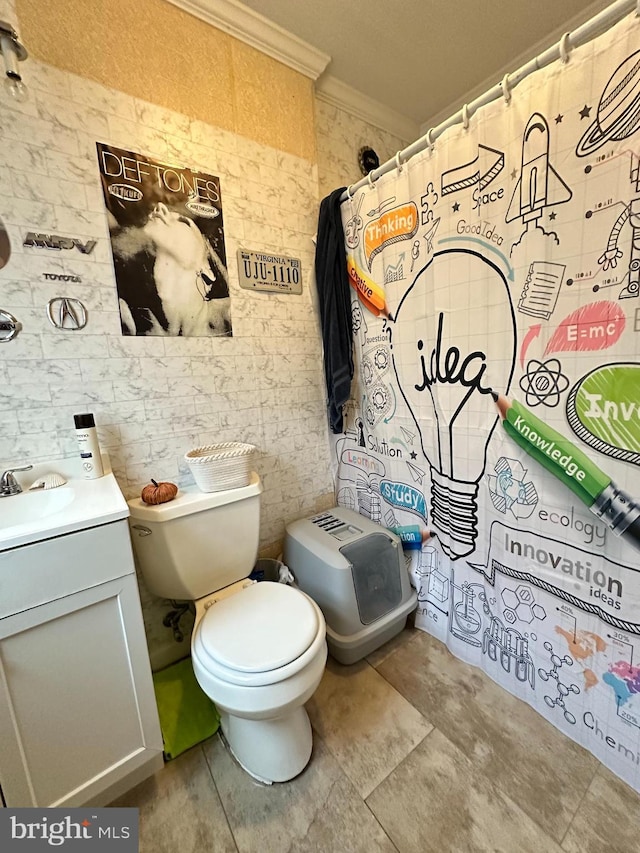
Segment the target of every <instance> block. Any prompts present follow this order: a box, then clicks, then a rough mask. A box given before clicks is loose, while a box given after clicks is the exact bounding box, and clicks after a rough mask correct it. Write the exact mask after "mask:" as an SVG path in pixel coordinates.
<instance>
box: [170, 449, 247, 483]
mask: <svg viewBox="0 0 640 853" xmlns="http://www.w3.org/2000/svg"><path fill="white" fill-rule="evenodd" d="M255 449H256V448H255V447H254V446H253V444H241V443H239V442H236V441H227V442H225V443H224V444H207V445H206V446H205V447H195V448H194V449H193V450H190V451H189V452H188V453H185V456H184V458H185V460H186V461H187V464H188V465H189V467H190V468H191V473H192V474H193V478H194V480H195V481H196V485H197V486H198V488H199V489H200V490H201V491H203V492H220V491H222V490H223V489H238V488H241V487H242V486H246V485H248V483H249V481H250V479H251V460H252V457H253V452H254V450H255Z"/></svg>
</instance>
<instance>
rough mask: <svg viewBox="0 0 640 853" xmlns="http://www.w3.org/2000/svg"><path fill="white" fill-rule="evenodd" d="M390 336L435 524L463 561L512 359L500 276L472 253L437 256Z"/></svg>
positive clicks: (510, 315) (473, 534) (470, 546)
mask: <svg viewBox="0 0 640 853" xmlns="http://www.w3.org/2000/svg"><path fill="white" fill-rule="evenodd" d="M390 337H391V350H392V357H393V367H394V370H395V374H396V378H397V380H398V386H399V388H400V391H401V393H402V395H403V397H404V399H405V401H406V404H407V406H408V408H409V411H410V412H411V415H412V417H413V419H414V421H415V423H416V426H417V428H418V432H419V434H420V441H421V445H422V451H423V453H424V455H425V457H426V458H427V461H428V462H429V465H430V469H431V470H430V475H431V527H432V529H433V531H434V533H435V534H436V535H437V536H438V539H439V541H440V543H441V545H442V549H443V551H444V552H445V553H446V554H447V555H448V556H449V557H450V558H451V559H452V560H457V559H459V558H461V557H465V556H467V555H468V554H471V553H472V552H473V551H474V550H475V541H476V538H477V536H478V518H477V495H478V484H479V482H480V479H481V478H482V475H483V474H484V470H485V466H486V453H487V444H488V442H489V439H490V438H491V435H492V433H493V430H494V429H495V426H496V422H497V419H496V412H495V404H494V403H493V398H492V396H491V389H492V388H508V387H509V386H510V383H511V378H512V375H513V370H514V365H515V356H516V326H515V314H514V310H513V305H512V302H511V296H510V294H509V288H508V284H507V280H506V278H505V276H504V274H503V273H502V271H501V270H500V269H499V267H497V266H496V265H495V264H494V263H493V262H492V261H490V260H488V259H487V258H485V257H483V256H482V255H480V254H479V253H477V252H474V251H471V250H467V249H451V250H445V251H442V252H436V253H435V254H434V255H433V257H432V258H431V260H430V261H429V262H428V263H427V265H426V266H425V267H424V269H423V270H421V272H420V273H419V274H418V275H417V277H416V279H415V281H414V283H413V284H412V285H411V287H410V288H409V289H408V290H407V292H406V293H405V295H404V296H403V298H402V300H401V302H400V304H399V306H398V310H397V312H396V315H395V320H394V322H393V324H392V328H391V329H390ZM463 342H464V343H463ZM462 347H464V348H462Z"/></svg>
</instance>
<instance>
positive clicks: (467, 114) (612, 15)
mask: <svg viewBox="0 0 640 853" xmlns="http://www.w3.org/2000/svg"><path fill="white" fill-rule="evenodd" d="M634 8H635V10H636V15H638V16H640V0H616V2H615V3H612V4H611V6H608V7H607V8H606V9H604V10H603V11H602V12H599V13H598V14H597V15H594V16H593V18H590V19H589V20H588V21H586V22H585V23H584V24H582V25H581V26H579V27H578V28H577V29H576V30H574V31H573V32H572V33H565V35H563V36H562V38H561V39H560V41H559V42H558V43H557V44H554V45H552V46H551V47H550V48H548V49H547V50H545V51H544V52H543V53H541V54H539V55H538V56H536V57H534V58H533V59H531V60H530V61H529V62H527V63H525V64H524V65H523V66H521V67H520V68H519V69H518V70H517V71H515V72H514V73H513V74H506V75H505V77H504V79H503V80H502V82H501V83H497V84H496V85H495V86H493V87H492V88H491V89H489V90H488V91H487V92H485V93H484V95H480V97H478V98H476V99H475V101H471V103H470V104H465V105H464V106H463V107H462V109H461V110H459V111H458V112H456V113H454V114H453V115H452V116H451V117H450V118H448V119H446V121H443V122H442V124H439V125H438V126H437V127H432V128H430V130H428V131H427V133H426V134H425V135H424V136H421V137H420V138H419V139H417V140H416V141H415V142H412V143H411V145H409V146H408V147H407V148H404V149H403V150H402V151H398V153H397V154H396V155H395V157H392V158H391V159H390V160H387V161H386V163H383V164H382V165H381V166H378V168H377V169H374V170H373V171H371V172H369V174H368V175H367V176H366V177H364V178H362V179H361V180H359V181H358V182H357V183H356V184H352V185H351V186H350V187H349V188H348V189H347V190H345V192H343V193H342V195H341V196H340V202H341V203H342V202H343V201H346V200H347V199H348V198H349V195H351V196H353V194H354V193H355V192H356V191H357V190H359V189H361V188H362V187H366V186H372V185H373V182H374V181H377V180H378V178H379V177H381V175H384V174H386V173H387V172H390V171H391V170H392V169H396V168H397V167H398V165H400V164H401V163H405V162H406V161H407V160H409V158H411V157H413V156H414V155H415V154H418V153H419V152H420V151H424V149H425V148H430V147H431V146H432V145H433V143H434V142H435V140H436V139H437V138H438V137H439V136H441V135H442V134H443V133H444V132H445V130H448V129H449V128H450V127H453V125H454V124H460V123H462V124H465V125H466V124H467V123H468V121H469V119H470V118H471V116H472V115H473V114H474V113H475V112H477V111H478V110H479V109H480V107H484V106H486V104H490V103H491V102H492V101H495V100H497V99H498V98H501V97H507V96H508V94H509V92H510V91H511V90H512V89H514V88H515V87H516V86H517V85H518V83H521V82H522V81H523V80H524V79H525V77H528V76H529V74H533V72H534V71H538V70H539V69H540V68H544V67H545V66H546V65H551V63H552V62H555V61H556V59H563V60H564V61H566V60H567V58H568V56H569V51H570V50H571V49H572V48H574V47H580V46H581V45H583V44H587V42H589V41H591V40H592V39H594V38H596V36H599V35H601V33H604V32H606V30H608V29H610V28H611V27H612V26H614V24H617V23H618V21H621V20H622V19H623V18H624V17H625V16H626V15H627V14H628V13H629V12H631V11H632V10H633V9H634Z"/></svg>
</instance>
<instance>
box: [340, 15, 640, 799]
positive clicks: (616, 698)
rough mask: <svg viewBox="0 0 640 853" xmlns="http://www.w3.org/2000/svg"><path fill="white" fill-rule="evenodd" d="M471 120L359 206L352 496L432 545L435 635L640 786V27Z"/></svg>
mask: <svg viewBox="0 0 640 853" xmlns="http://www.w3.org/2000/svg"><path fill="white" fill-rule="evenodd" d="M465 119H466V121H465V123H466V126H465V124H459V125H456V126H455V127H453V128H451V129H449V130H448V131H446V132H445V133H444V134H443V135H442V136H441V137H439V138H438V139H437V140H436V141H435V143H433V144H432V145H426V147H425V150H424V151H423V152H422V153H420V154H418V155H417V156H415V157H413V158H411V159H410V160H409V161H408V162H406V163H402V162H400V161H399V160H398V161H397V164H396V168H394V169H393V170H392V171H391V172H389V173H387V174H385V175H383V176H381V177H380V178H379V180H376V181H375V182H371V181H370V182H369V186H365V187H364V188H363V189H361V190H359V191H358V192H356V193H355V194H354V195H353V196H351V197H350V198H349V199H348V200H347V201H345V202H343V204H342V218H343V226H344V232H345V242H346V252H347V263H348V270H349V277H350V284H351V285H352V289H353V293H352V317H353V328H354V352H355V355H354V361H355V364H356V373H355V376H354V380H353V383H352V391H351V399H350V400H349V402H348V403H347V405H346V406H345V427H344V433H343V434H342V435H340V436H339V437H336V438H335V440H334V449H335V465H336V478H337V500H338V503H339V504H340V505H342V506H346V507H350V508H353V509H356V510H358V511H359V512H360V513H361V514H362V515H365V516H368V517H369V518H371V519H373V520H375V521H377V522H379V523H380V524H381V525H384V526H385V527H388V528H398V527H400V528H401V527H406V526H415V525H417V526H418V527H419V528H420V529H421V530H423V531H427V530H428V531H430V532H431V536H430V538H428V539H427V540H426V541H425V542H424V544H423V545H422V548H421V550H406V551H405V559H406V561H407V566H408V569H409V572H410V575H411V578H412V583H413V585H414V586H415V589H416V591H417V594H418V610H417V616H416V625H417V626H418V627H419V628H421V629H423V630H425V631H428V632H429V633H431V634H433V635H434V636H435V637H437V638H438V639H439V640H441V641H442V642H444V643H446V644H447V646H448V647H449V649H450V650H451V651H452V652H453V653H454V654H455V655H457V656H458V657H459V658H462V659H463V660H465V661H467V662H469V663H471V664H474V665H475V666H478V667H480V668H482V670H484V672H486V673H487V675H489V676H490V677H491V678H492V679H494V680H495V681H496V682H498V683H499V684H500V685H501V686H502V687H503V688H504V689H505V690H508V691H509V692H510V693H513V694H515V695H516V696H518V697H520V698H521V699H523V700H524V701H525V702H528V703H529V704H530V705H531V706H533V707H534V708H535V709H536V710H537V711H538V712H539V713H540V714H542V715H543V716H544V717H545V718H546V719H547V720H549V722H551V723H553V724H554V725H555V726H557V727H558V728H560V729H561V730H562V731H563V732H565V734H567V735H568V736H569V737H571V738H573V739H574V740H576V741H578V742H579V743H581V744H582V745H583V746H585V747H586V748H587V749H589V750H590V751H591V752H592V753H594V754H595V755H596V756H597V757H598V758H599V759H600V760H601V761H602V762H603V763H604V764H606V765H607V766H608V767H610V768H611V769H612V770H613V771H614V772H615V773H617V774H618V775H619V776H620V777H622V778H623V779H625V780H626V781H627V782H628V783H629V784H631V785H632V786H633V787H634V788H636V790H640V769H639V768H640V550H639V548H640V517H639V516H640V505H639V504H638V502H640V477H639V476H638V465H639V464H640V358H639V355H640V298H639V293H640V291H639V283H640V21H638V19H637V18H636V17H635V16H634V15H630V16H629V17H628V18H626V19H624V20H623V21H622V22H620V23H619V24H618V25H617V26H615V27H614V28H613V29H611V30H609V31H608V32H607V33H606V34H604V35H602V36H600V37H599V38H598V39H597V40H595V41H593V42H590V43H589V44H587V45H586V46H583V47H581V48H577V49H575V50H573V51H572V52H571V53H570V55H569V57H568V59H567V61H565V62H562V61H557V62H556V63H554V64H553V65H551V66H549V67H548V68H547V69H545V70H541V71H537V72H536V73H534V74H533V75H531V76H529V77H528V78H527V79H525V80H524V81H523V82H522V83H521V84H520V85H519V86H518V87H517V89H515V90H514V91H513V92H510V91H509V90H508V88H507V87H506V86H505V87H504V98H500V99H499V100H497V101H494V102H493V103H491V104H490V105H488V106H486V107H484V108H482V109H481V110H479V111H478V113H477V114H475V115H473V116H472V117H471V118H469V117H468V116H467V115H465ZM625 493H626V494H625ZM634 502H635V503H634ZM597 512H600V513H601V515H598V514H596V513H597ZM608 522H610V523H611V524H612V525H613V526H614V527H615V528H616V530H615V531H613V530H612V529H610V525H609V523H608Z"/></svg>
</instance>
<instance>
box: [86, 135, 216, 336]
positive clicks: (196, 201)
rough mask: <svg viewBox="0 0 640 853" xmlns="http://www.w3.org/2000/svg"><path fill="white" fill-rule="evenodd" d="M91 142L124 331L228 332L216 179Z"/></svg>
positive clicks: (126, 333)
mask: <svg viewBox="0 0 640 853" xmlns="http://www.w3.org/2000/svg"><path fill="white" fill-rule="evenodd" d="M97 149H98V161H99V165H100V177H101V182H102V191H103V193H104V200H105V206H106V208H107V216H108V219H109V232H110V236H111V248H112V252H113V265H114V269H115V275H116V286H117V289H118V300H119V306H120V319H121V322H122V334H123V335H183V336H190V337H204V336H230V335H231V334H232V330H231V317H230V311H229V279H228V275H227V261H226V254H225V248H224V227H223V220H222V199H221V194H220V179H219V178H217V177H214V176H213V175H208V174H205V173H203V172H196V171H192V170H191V169H183V168H179V167H176V166H171V165H167V164H165V163H159V162H158V161H157V160H153V159H151V158H149V157H145V156H144V155H141V154H135V153H134V152H132V151H125V150H123V149H121V148H115V147H114V146H112V145H104V144H102V143H100V142H98V143H97Z"/></svg>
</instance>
